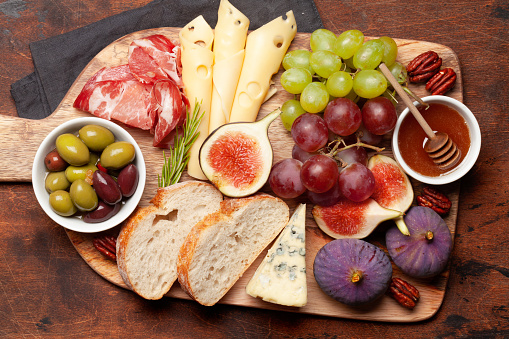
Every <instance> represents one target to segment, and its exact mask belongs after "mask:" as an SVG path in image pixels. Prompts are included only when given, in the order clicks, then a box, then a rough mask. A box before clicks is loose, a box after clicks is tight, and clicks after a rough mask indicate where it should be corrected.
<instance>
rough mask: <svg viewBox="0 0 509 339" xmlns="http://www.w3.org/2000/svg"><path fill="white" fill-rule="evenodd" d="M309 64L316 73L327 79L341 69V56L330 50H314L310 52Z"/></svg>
mask: <svg viewBox="0 0 509 339" xmlns="http://www.w3.org/2000/svg"><path fill="white" fill-rule="evenodd" d="M309 64H310V65H311V67H313V70H314V71H315V73H316V74H318V75H319V76H321V77H322V78H325V79H327V78H328V77H329V76H330V75H331V74H332V73H334V72H337V71H339V70H340V69H341V58H340V57H338V56H337V55H336V54H334V53H332V52H331V51H323V50H322V51H316V52H313V53H311V56H310V57H309Z"/></svg>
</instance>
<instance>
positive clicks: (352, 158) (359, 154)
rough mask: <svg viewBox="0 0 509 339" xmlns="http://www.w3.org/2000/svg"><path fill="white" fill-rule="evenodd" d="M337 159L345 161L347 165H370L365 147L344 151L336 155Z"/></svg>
mask: <svg viewBox="0 0 509 339" xmlns="http://www.w3.org/2000/svg"><path fill="white" fill-rule="evenodd" d="M336 158H338V159H341V160H343V161H344V162H345V163H346V164H347V165H350V164H354V163H360V164H363V165H364V166H366V165H367V164H368V152H366V149H365V148H364V147H359V146H355V147H351V148H347V149H345V150H344V151H339V152H338V153H336Z"/></svg>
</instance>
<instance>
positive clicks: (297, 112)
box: [280, 99, 306, 131]
mask: <svg viewBox="0 0 509 339" xmlns="http://www.w3.org/2000/svg"><path fill="white" fill-rule="evenodd" d="M304 113H306V111H305V110H304V108H302V106H301V104H300V101H299V100H296V99H290V100H288V101H286V102H285V103H283V105H282V106H281V115H280V117H281V122H282V123H283V126H284V127H285V128H286V129H287V130H288V131H291V130H292V125H293V122H294V121H295V119H297V118H298V117H299V116H301V115H302V114H304Z"/></svg>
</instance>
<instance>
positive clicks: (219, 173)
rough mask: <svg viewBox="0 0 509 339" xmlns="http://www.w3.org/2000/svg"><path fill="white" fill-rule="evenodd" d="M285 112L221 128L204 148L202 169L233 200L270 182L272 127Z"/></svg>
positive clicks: (201, 154)
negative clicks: (269, 135) (273, 122)
mask: <svg viewBox="0 0 509 339" xmlns="http://www.w3.org/2000/svg"><path fill="white" fill-rule="evenodd" d="M279 114H281V111H280V110H279V109H277V110H275V111H273V112H271V113H269V114H268V115H267V116H266V117H264V118H263V119H261V120H259V121H256V122H237V123H229V124H225V125H223V126H221V127H219V128H217V129H216V130H215V131H214V132H212V134H210V135H209V136H208V137H207V139H205V141H204V142H203V144H202V146H201V148H200V156H199V159H200V166H201V169H202V171H203V173H204V174H205V176H206V177H207V179H209V180H210V182H212V184H213V185H214V186H216V187H217V189H218V190H219V191H221V193H223V194H224V195H226V196H229V197H244V196H248V195H250V194H253V193H255V192H256V191H258V190H259V189H260V188H262V186H263V185H264V184H265V182H267V179H268V178H269V174H270V169H271V167H272V161H273V151H272V145H271V144H270V140H269V137H268V130H269V126H270V124H271V123H272V121H274V119H276V118H277V117H278V116H279Z"/></svg>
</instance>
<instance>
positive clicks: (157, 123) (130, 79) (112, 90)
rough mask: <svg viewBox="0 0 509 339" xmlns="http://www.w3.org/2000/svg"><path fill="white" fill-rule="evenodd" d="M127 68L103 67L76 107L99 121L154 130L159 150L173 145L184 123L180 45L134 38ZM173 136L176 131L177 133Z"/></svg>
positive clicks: (161, 39) (159, 38)
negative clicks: (173, 138)
mask: <svg viewBox="0 0 509 339" xmlns="http://www.w3.org/2000/svg"><path fill="white" fill-rule="evenodd" d="M128 61H129V63H128V64H125V65H120V66H115V67H109V68H102V69H100V70H99V71H98V72H97V73H96V74H94V75H93V76H92V77H91V78H90V79H89V80H88V81H87V83H86V84H85V86H84V87H83V89H82V90H81V92H80V94H79V95H78V97H77V98H76V100H75V101H74V104H73V106H74V107H75V108H78V109H81V110H84V111H87V112H90V113H92V114H94V115H96V116H98V117H100V118H103V119H107V120H112V119H113V120H117V121H120V122H122V123H124V124H126V125H129V126H133V127H137V128H141V129H143V130H149V131H150V132H151V133H153V134H154V142H153V144H154V146H157V147H169V146H170V145H171V142H172V140H169V138H170V136H173V135H174V134H175V133H174V130H175V128H176V127H177V126H180V125H182V124H183V122H184V121H185V117H186V108H187V107H188V106H189V102H188V100H187V98H186V97H185V95H184V94H183V86H182V79H181V67H182V65H181V64H180V46H176V45H175V44H173V43H172V42H171V41H170V40H169V39H167V38H166V37H164V36H163V35H153V36H150V37H147V38H143V39H138V40H134V41H133V43H132V44H131V46H130V47H129V57H128ZM172 132H173V133H172Z"/></svg>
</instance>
